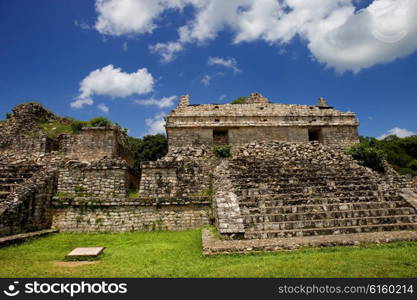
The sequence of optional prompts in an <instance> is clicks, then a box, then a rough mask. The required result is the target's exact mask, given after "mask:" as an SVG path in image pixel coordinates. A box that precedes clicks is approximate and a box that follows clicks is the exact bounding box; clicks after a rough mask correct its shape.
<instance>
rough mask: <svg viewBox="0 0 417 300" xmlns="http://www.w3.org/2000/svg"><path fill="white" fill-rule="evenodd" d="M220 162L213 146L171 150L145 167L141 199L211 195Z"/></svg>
mask: <svg viewBox="0 0 417 300" xmlns="http://www.w3.org/2000/svg"><path fill="white" fill-rule="evenodd" d="M216 164H217V160H216V158H215V157H214V155H213V151H212V149H211V147H207V146H201V147H171V148H170V150H169V152H168V154H167V155H166V156H165V157H163V158H162V159H160V160H158V161H155V162H145V163H142V165H141V172H142V175H141V180H140V190H139V193H140V195H141V196H158V197H159V196H162V197H172V198H174V199H175V198H181V197H186V196H198V195H209V194H210V193H211V173H212V170H213V168H214V167H215V165H216Z"/></svg>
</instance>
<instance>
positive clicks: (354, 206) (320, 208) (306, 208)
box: [241, 200, 410, 214]
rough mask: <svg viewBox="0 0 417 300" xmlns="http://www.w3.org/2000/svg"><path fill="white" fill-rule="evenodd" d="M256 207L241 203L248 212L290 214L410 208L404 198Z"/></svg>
mask: <svg viewBox="0 0 417 300" xmlns="http://www.w3.org/2000/svg"><path fill="white" fill-rule="evenodd" d="M253 204H254V207H250V206H249V207H247V206H245V205H241V212H242V213H246V214H257V213H258V214H259V213H261V212H263V213H265V214H290V213H313V212H330V211H340V210H368V209H390V208H410V205H409V204H408V203H407V202H406V201H404V200H397V201H370V202H353V203H343V204H341V203H330V204H324V205H323V204H306V205H297V206H294V205H288V206H269V207H263V208H260V207H259V206H258V203H253Z"/></svg>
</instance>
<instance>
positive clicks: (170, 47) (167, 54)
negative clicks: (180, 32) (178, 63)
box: [149, 42, 184, 63]
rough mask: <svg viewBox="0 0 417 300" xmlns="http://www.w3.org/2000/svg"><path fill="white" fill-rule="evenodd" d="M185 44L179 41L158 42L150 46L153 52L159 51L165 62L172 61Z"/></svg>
mask: <svg viewBox="0 0 417 300" xmlns="http://www.w3.org/2000/svg"><path fill="white" fill-rule="evenodd" d="M183 49H184V48H183V46H182V44H181V43H178V42H169V43H158V44H156V45H151V46H149V50H150V51H151V53H157V54H159V55H160V56H161V61H162V62H164V63H168V62H171V61H173V60H174V59H175V56H176V53H177V52H181V51H182V50H183Z"/></svg>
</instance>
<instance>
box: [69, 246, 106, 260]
mask: <svg viewBox="0 0 417 300" xmlns="http://www.w3.org/2000/svg"><path fill="white" fill-rule="evenodd" d="M103 250H104V247H80V248H75V249H74V250H72V251H71V252H70V253H68V254H67V257H66V258H67V259H70V260H83V259H92V258H97V257H98V256H99V255H100V254H101V253H102V252H103Z"/></svg>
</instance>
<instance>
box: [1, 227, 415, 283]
mask: <svg viewBox="0 0 417 300" xmlns="http://www.w3.org/2000/svg"><path fill="white" fill-rule="evenodd" d="M87 246H104V247H106V249H105V252H104V254H103V255H102V257H101V259H100V262H99V263H98V264H92V265H83V266H77V267H64V266H56V264H54V262H56V261H62V260H63V258H64V257H65V255H66V254H67V253H68V252H69V251H70V250H72V249H73V248H75V247H87ZM0 277H417V243H413V242H403V243H394V244H384V245H370V246H367V247H332V248H323V249H305V250H297V251H293V252H278V253H258V254H242V255H237V254H236V255H218V256H212V257H203V256H202V254H201V234H200V230H192V231H182V232H147V233H141V232H135V233H114V234H111V233H106V234H99V233H96V234H76V233H73V234H70V233H59V234H53V235H49V236H46V237H42V238H38V239H33V240H30V241H26V242H25V243H22V244H18V245H12V246H8V247H4V248H0Z"/></svg>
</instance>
